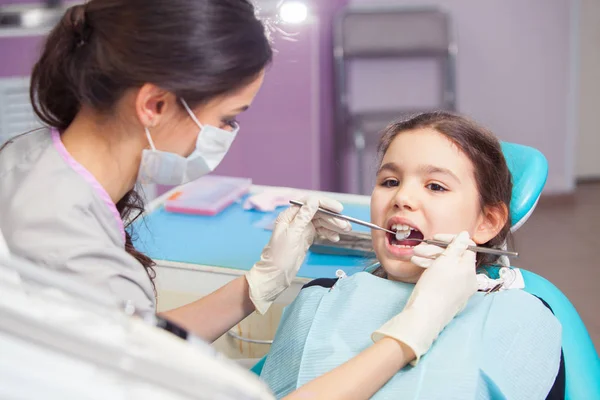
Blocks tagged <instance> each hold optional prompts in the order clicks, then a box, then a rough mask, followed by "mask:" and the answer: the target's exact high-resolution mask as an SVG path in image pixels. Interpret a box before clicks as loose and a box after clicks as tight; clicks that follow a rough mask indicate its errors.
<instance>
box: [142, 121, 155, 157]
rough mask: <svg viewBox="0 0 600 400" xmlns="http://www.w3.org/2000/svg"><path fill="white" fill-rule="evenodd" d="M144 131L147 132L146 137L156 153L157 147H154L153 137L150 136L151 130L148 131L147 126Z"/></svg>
mask: <svg viewBox="0 0 600 400" xmlns="http://www.w3.org/2000/svg"><path fill="white" fill-rule="evenodd" d="M144 131H146V137H147V138H148V142H149V143H150V147H151V148H152V150H154V151H156V147H155V146H154V142H153V141H152V137H151V136H150V129H148V127H146V126H145V127H144Z"/></svg>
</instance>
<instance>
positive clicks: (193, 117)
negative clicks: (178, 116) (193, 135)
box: [179, 99, 203, 129]
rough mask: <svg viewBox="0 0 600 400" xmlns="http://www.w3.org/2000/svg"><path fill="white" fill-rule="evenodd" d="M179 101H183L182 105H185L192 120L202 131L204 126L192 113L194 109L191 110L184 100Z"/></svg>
mask: <svg viewBox="0 0 600 400" xmlns="http://www.w3.org/2000/svg"><path fill="white" fill-rule="evenodd" d="M179 101H181V104H183V107H184V108H185V110H186V111H187V112H188V114H189V115H190V118H191V119H193V120H194V122H195V123H196V125H198V127H199V128H200V129H202V128H203V126H202V124H201V123H200V121H198V118H196V115H195V114H194V113H193V112H192V109H191V108H190V106H188V104H187V103H186V102H185V100H184V99H179Z"/></svg>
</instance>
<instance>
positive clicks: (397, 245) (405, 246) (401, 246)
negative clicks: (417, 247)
mask: <svg viewBox="0 0 600 400" xmlns="http://www.w3.org/2000/svg"><path fill="white" fill-rule="evenodd" d="M392 246H395V247H400V248H401V249H412V247H413V246H408V245H406V244H393V245H392Z"/></svg>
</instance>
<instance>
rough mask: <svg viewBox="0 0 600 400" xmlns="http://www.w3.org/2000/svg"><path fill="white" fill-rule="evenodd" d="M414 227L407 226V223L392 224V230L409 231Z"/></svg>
mask: <svg viewBox="0 0 600 400" xmlns="http://www.w3.org/2000/svg"><path fill="white" fill-rule="evenodd" d="M414 229H415V228H413V227H411V226H408V225H402V224H394V225H392V230H393V231H396V232H398V231H410V230H414Z"/></svg>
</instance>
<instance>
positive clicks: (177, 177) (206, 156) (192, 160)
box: [138, 99, 240, 185]
mask: <svg viewBox="0 0 600 400" xmlns="http://www.w3.org/2000/svg"><path fill="white" fill-rule="evenodd" d="M181 103H182V104H183V106H184V107H185V109H186V110H187V112H188V114H189V115H190V117H191V118H192V119H193V120H194V122H195V123H196V125H198V127H199V128H200V133H198V138H197V139H196V148H195V149H194V151H193V153H192V154H190V155H189V156H188V157H187V158H186V157H182V156H180V155H179V154H175V153H169V152H166V151H160V150H156V147H155V146H154V142H153V141H152V138H151V137H150V131H149V130H148V128H144V129H145V130H146V137H147V138H148V142H150V147H151V148H152V149H145V150H144V151H143V152H142V162H141V163H140V169H139V172H138V182H139V183H144V184H147V183H157V184H160V185H181V184H184V183H187V182H190V181H193V180H196V179H198V178H200V177H202V176H204V175H206V174H208V173H210V172H212V171H214V169H215V168H216V167H217V166H218V165H219V163H220V162H221V161H222V160H223V157H225V154H227V151H228V150H229V148H230V147H231V143H233V139H235V137H236V135H237V133H238V132H239V130H240V127H239V125H237V124H235V125H234V129H233V131H232V132H229V131H226V130H224V129H220V128H217V127H214V126H211V125H202V124H201V123H200V122H199V121H198V119H197V118H196V116H195V115H194V113H193V112H192V110H191V109H190V108H189V106H188V105H187V103H186V102H185V101H184V100H183V99H182V100H181Z"/></svg>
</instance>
